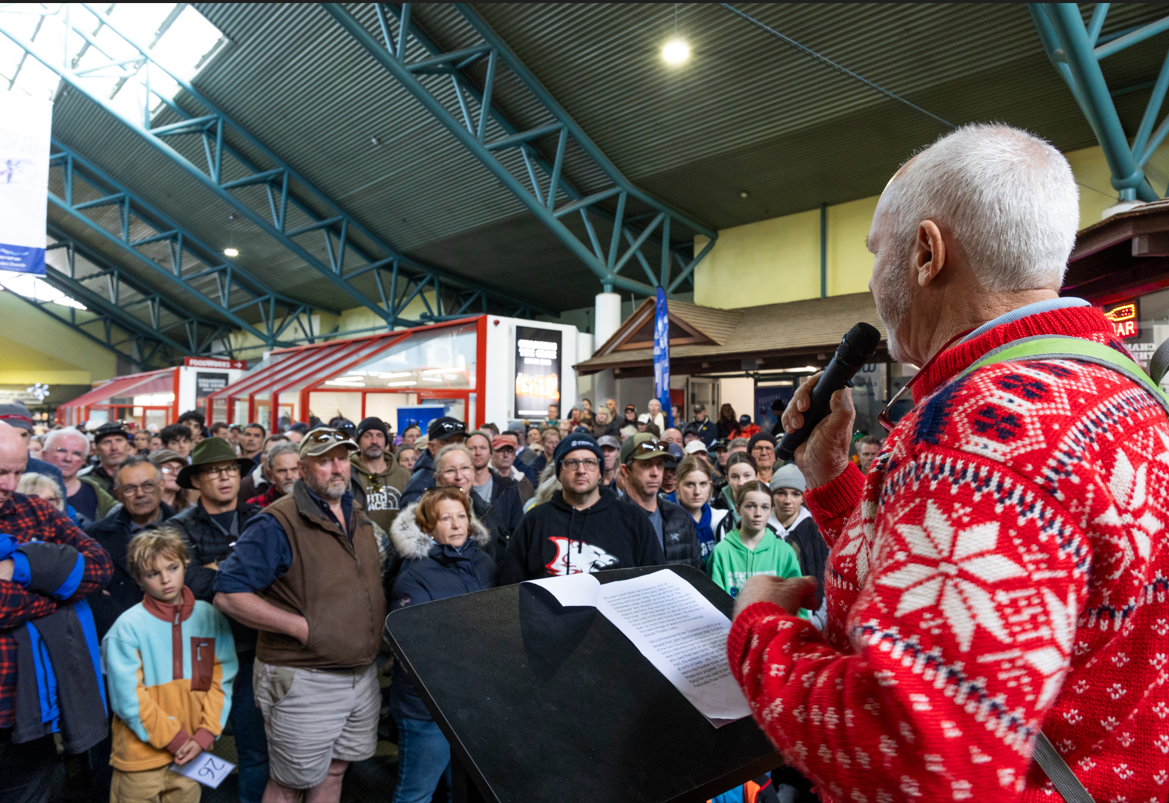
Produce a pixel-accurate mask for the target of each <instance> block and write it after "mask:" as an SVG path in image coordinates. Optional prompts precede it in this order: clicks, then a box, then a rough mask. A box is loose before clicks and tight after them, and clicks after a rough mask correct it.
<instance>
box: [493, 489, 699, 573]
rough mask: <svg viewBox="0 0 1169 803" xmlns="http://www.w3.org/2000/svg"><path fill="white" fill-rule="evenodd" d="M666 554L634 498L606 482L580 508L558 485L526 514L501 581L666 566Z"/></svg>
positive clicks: (511, 547) (507, 558)
mask: <svg viewBox="0 0 1169 803" xmlns="http://www.w3.org/2000/svg"><path fill="white" fill-rule="evenodd" d="M695 540H697V536H695ZM664 560H665V559H664V558H663V557H662V548H661V547H660V546H659V545H658V538H657V534H656V533H655V532H654V529H653V526H652V525H651V524H650V523H649V518H648V517H647V516H646V515H645V513H644V512H642V513H638V509H637V508H636V507H635V506H634V505H633V504H632V503H631V502H627V501H625V500H624V499H620V498H619V497H618V496H617V494H615V493H613V492H612V491H610V490H609V489H608V488H602V489H601V498H600V499H598V500H597V502H596V503H595V504H593V505H592V507H589V508H586V509H584V510H577V509H576V508H574V507H572V506H571V505H569V504H568V503H567V502H565V501H564V497H563V496H562V495H561V492H560V491H556V492H555V493H554V494H552V499H551V501H549V502H545V503H544V504H542V505H536V506H535V507H534V508H532V509H531V510H529V511H528V512H527V514H525V515H524V518H523V521H521V522H520V526H519V528H518V529H517V530H516V531H515V534H514V535H512V537H511V543H510V544H508V549H507V557H506V558H505V559H504V561H503V566H502V567H501V568H500V571H499V582H500V585H504V584H507V583H519V582H521V581H523V580H536V579H538V578H541V577H555V576H558V575H564V574H579V573H581V572H596V571H600V570H601V569H630V568H633V567H634V566H660V565H662V563H664Z"/></svg>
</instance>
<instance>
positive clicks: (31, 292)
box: [0, 270, 86, 310]
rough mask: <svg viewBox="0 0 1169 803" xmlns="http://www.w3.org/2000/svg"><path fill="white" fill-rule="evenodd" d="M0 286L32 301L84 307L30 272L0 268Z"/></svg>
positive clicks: (74, 307)
mask: <svg viewBox="0 0 1169 803" xmlns="http://www.w3.org/2000/svg"><path fill="white" fill-rule="evenodd" d="M0 287H3V288H4V289H5V290H9V291H11V292H13V293H16V294H17V295H18V296H24V297H25V298H31V299H32V300H34V301H40V302H48V303H52V304H59V305H61V306H62V307H72V308H73V309H79V310H84V309H86V307H85V305H84V304H82V303H81V302H80V301H77V300H75V299H73V298H70V297H69V296H67V295H65V294H64V293H62V292H61V291H60V290H58V289H57V288H55V287H53V286H52V285H51V284H49V283H48V282H46V281H45V280H44V279H42V278H40V277H39V276H34V275H33V274H31V273H17V272H15V271H8V270H0Z"/></svg>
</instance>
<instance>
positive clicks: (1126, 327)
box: [1104, 301, 1140, 337]
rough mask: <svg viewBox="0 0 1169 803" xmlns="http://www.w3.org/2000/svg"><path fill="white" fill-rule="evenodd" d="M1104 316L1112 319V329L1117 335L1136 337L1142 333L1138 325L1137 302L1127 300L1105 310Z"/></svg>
mask: <svg viewBox="0 0 1169 803" xmlns="http://www.w3.org/2000/svg"><path fill="white" fill-rule="evenodd" d="M1104 317H1105V318H1107V319H1108V320H1110V321H1112V330H1113V331H1114V332H1116V336H1117V337H1136V336H1137V335H1138V334H1140V327H1139V326H1138V325H1137V302H1136V301H1126V302H1124V303H1123V304H1117V305H1116V306H1115V307H1112V308H1111V309H1106V310H1104Z"/></svg>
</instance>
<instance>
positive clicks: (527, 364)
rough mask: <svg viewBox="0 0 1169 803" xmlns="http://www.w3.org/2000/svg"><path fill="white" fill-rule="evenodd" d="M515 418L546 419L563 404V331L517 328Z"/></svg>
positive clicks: (526, 327) (527, 327) (528, 327)
mask: <svg viewBox="0 0 1169 803" xmlns="http://www.w3.org/2000/svg"><path fill="white" fill-rule="evenodd" d="M515 331H516V355H515V414H516V416H517V417H518V418H529V417H533V418H542V417H546V416H547V415H548V405H550V404H559V403H560V345H561V344H560V334H561V333H560V330H559V329H538V328H536V327H532V326H517V327H516V330H515Z"/></svg>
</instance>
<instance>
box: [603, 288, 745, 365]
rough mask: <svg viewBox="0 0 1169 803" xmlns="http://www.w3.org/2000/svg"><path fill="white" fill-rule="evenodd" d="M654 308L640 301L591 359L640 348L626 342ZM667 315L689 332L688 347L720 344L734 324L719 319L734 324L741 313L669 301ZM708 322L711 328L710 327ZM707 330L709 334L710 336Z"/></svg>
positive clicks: (649, 301) (647, 300) (646, 301)
mask: <svg viewBox="0 0 1169 803" xmlns="http://www.w3.org/2000/svg"><path fill="white" fill-rule="evenodd" d="M656 307H657V304H656V302H655V301H654V299H652V298H647V299H646V300H645V301H643V302H641V305H640V306H638V307H637V309H635V310H634V311H633V314H632V315H630V316H629V318H627V319H626V321H625V323H623V324H621V326H619V327H617V331H616V332H614V333H613V334H612V336H611V337H610V338H609V339H608V340H606V341H605V342H604V343H603V344H602V345H601V347H600V348H598V349H597V350H596V351H595V352H594V356H605V355H608V354H611V353H613V352H615V351H623V350H626V351H627V350H629V349H630V348H633V349H637V348H641V346H640V345H636V344H631V343H629V342H628V341H629V339H630V338H631V337H633V335H634V334H636V333H637V331H638V330H639V329H641V327H642V326H644V325H645V323H646V321H647V320H650V319H652V318H653V315H654V312H655V310H656ZM699 311H701V312H699ZM702 312H709V313H714V315H709V314H706V315H704V314H701V313H702ZM669 314H670V321H671V322H673V323H675V324H677V325H678V326H680V327H682V328H683V329H685V330H686V331H687V332H688V333H690V337H689V338H686V342H687V343H688V344H698V343H702V342H704V341H705V342H707V343H711V344H720V343H722V342H724V341H725V340H726V339H727V337H728V336H729V335H730V333H731V332H732V331H733V330H734V323H731V324H730V325H728V324H727V323H726V322H725V320H724V321H720V320H719V319H720V318H721V319H730V320H732V321H734V322H737V321H738V319H739V317H741V315H742V312H741V310H719V309H714V308H713V307H701V306H699V305H697V304H690V303H688V302H685V301H671V302H670V303H669ZM711 323H714V324H715V325H714V326H711V325H710V324H711ZM719 324H721V325H719ZM711 330H712V331H713V334H711ZM671 342H673V343H677V342H678V341H677V339H674V340H672V341H671ZM639 343H640V341H639ZM671 348H672V346H671Z"/></svg>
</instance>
